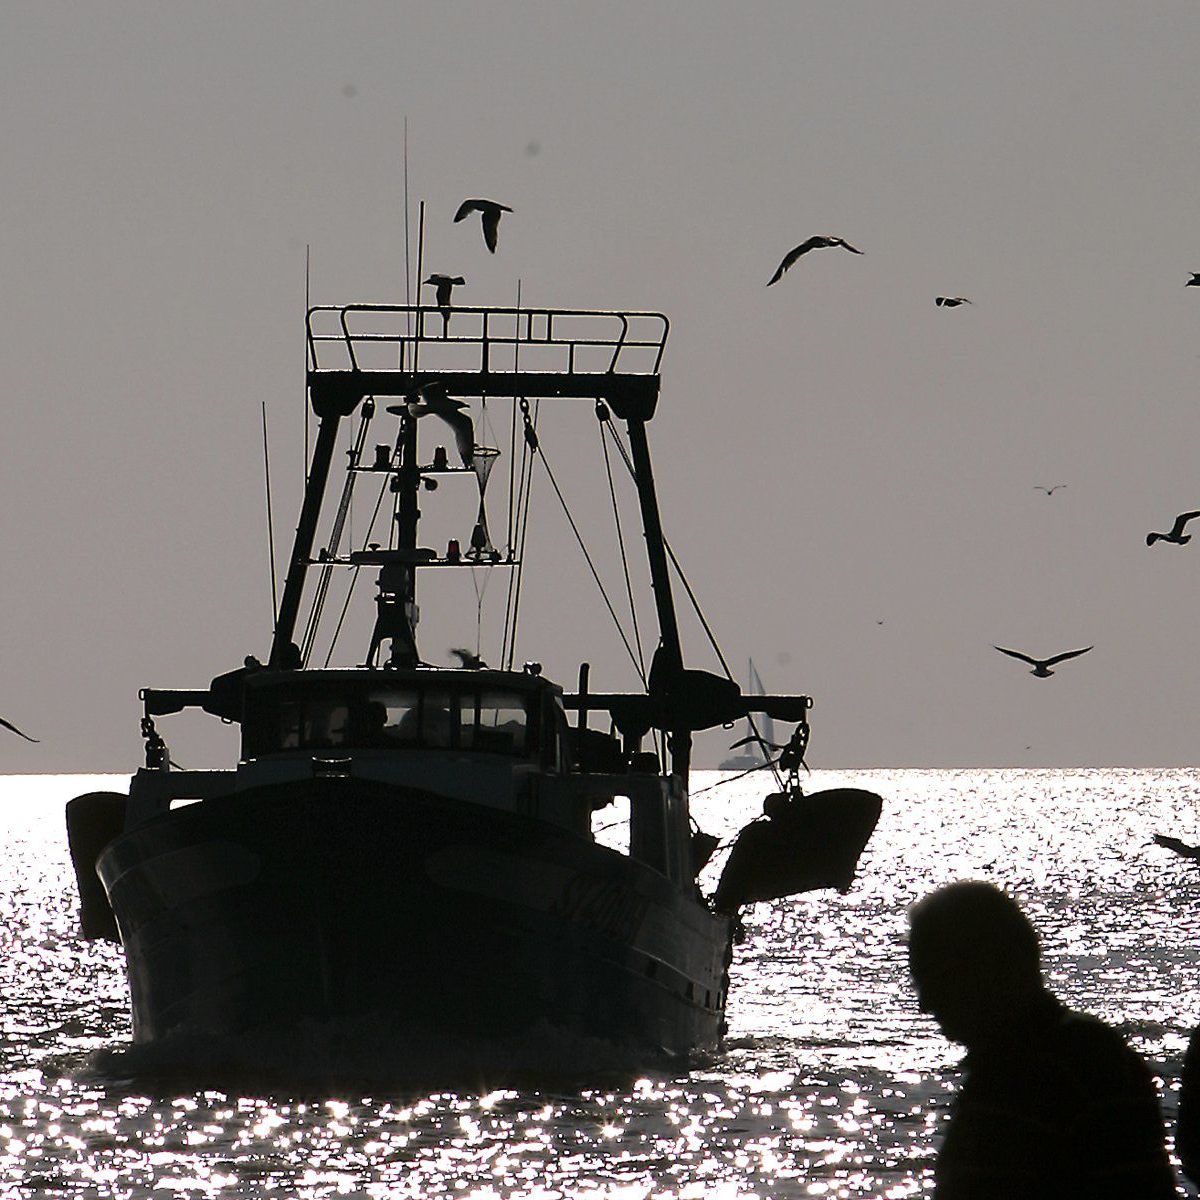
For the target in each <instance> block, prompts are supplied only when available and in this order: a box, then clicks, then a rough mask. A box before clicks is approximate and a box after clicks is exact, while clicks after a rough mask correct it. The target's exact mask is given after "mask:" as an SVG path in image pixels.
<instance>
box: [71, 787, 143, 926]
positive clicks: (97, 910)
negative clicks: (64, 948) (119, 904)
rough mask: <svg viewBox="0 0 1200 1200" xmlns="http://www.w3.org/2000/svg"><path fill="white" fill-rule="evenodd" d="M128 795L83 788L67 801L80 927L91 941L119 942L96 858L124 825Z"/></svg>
mask: <svg viewBox="0 0 1200 1200" xmlns="http://www.w3.org/2000/svg"><path fill="white" fill-rule="evenodd" d="M128 803H129V797H128V796H126V795H124V794H123V793H121V792H84V793H83V795H81V796H76V797H75V798H74V799H73V800H68V801H67V845H68V846H69V848H70V851H71V864H72V865H73V866H74V868H75V883H76V886H77V888H78V890H79V928H80V932H81V933H82V935H83V936H84V937H85V938H86V939H87V940H88V941H96V940H103V941H108V942H119V941H120V940H121V935H120V933H118V931H117V920H116V917H114V916H113V910H112V907H111V906H110V904H109V903H108V895H107V894H106V893H105V891H104V885H103V884H102V883H101V882H100V876H99V875H97V874H96V860H97V859H98V858H99V857H100V853H101V851H103V849H104V847H105V846H107V845H108V843H109V842H111V841H112V840H113V838H115V837H116V836H117V835H118V834H119V833H120V832H121V831H122V830H123V829H124V828H125V809H126V806H127V805H128Z"/></svg>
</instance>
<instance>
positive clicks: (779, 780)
mask: <svg viewBox="0 0 1200 1200" xmlns="http://www.w3.org/2000/svg"><path fill="white" fill-rule="evenodd" d="M605 424H607V426H608V428H609V431H610V432H611V434H612V438H613V443H614V445H615V446H616V447H617V450H618V451H619V453H620V455H621V459H622V460H623V461H624V463H625V469H626V470H627V471H628V472H629V474H630V476H631V478H632V479H633V480H634V482H635V483H636V482H637V473H636V472H635V471H634V469H633V463H632V462H631V461H630V459H629V455H628V454H627V453H626V451H625V446H624V445H623V444H622V442H621V439H620V436H619V434H618V432H617V430H616V429H614V428H613V427H612V422H611V421H608V422H605ZM663 549H664V550H666V552H667V557H668V558H669V559H670V560H671V565H672V566H673V567H674V568H675V574H676V575H677V576H678V578H679V582H680V583H681V584H683V589H684V591H685V592H687V597H688V599H689V600H690V601H691V603H692V608H693V610H694V611H695V613H696V617H697V619H698V620H699V622H700V625H701V628H702V629H703V630H704V632H705V634H706V635H707V637H708V641H709V644H710V645H711V646H712V648H713V652H714V653H715V654H716V656H717V660H718V662H720V664H721V668H722V670H724V672H725V677H726V678H727V679H729V680H730V681H731V682H733V683H736V682H737V680H735V679H734V677H733V672H732V671H731V670H730V669H729V664H728V663H727V662H726V661H725V655H724V654H723V653H722V652H721V647H720V645H719V644H718V643H717V639H716V635H715V634H714V633H713V631H712V627H711V626H710V625H709V623H708V618H707V617H705V615H704V611H703V610H702V609H701V607H700V601H699V600H698V599H697V597H696V593H695V592H694V591H692V585H691V584H690V583H689V582H688V579H687V576H686V575H684V573H683V567H682V566H680V563H679V559H678V558H677V557H676V555H675V551H674V550H673V549H672V548H671V543H670V542H669V541H667V537H666V534H663ZM746 720H747V721H748V722H749V723H750V728H751V729H753V730H754V736H755V737H756V738H758V739H759V743H760V746H761V744H762V741H763V739H762V733H761V732H760V730H759V728H758V722H757V721H755V719H754V714H753V713H747V714H746ZM762 765H763V766H769V767H770V768H771V774H772V775H774V776H775V783H776V785H777V786H778V787H780V788H782V787H783V777H782V776H781V775H780V774H779V766H778V760H775V759H768V760H766V762H764V763H763V764H762ZM760 769H761V767H757V766H756V767H753V768H751V770H755V771H757V770H760ZM745 774H749V772H745ZM740 778H741V776H740V775H735V776H733V777H732V779H728V780H721V783H732V782H733V779H740ZM713 786H714V787H716V786H719V785H718V784H714V785H713ZM706 790H707V789H706ZM698 794H699V793H697V795H698Z"/></svg>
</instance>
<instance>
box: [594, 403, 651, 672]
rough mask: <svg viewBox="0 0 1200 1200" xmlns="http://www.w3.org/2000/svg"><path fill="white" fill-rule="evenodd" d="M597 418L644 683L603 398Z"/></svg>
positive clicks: (642, 656) (640, 636)
mask: <svg viewBox="0 0 1200 1200" xmlns="http://www.w3.org/2000/svg"><path fill="white" fill-rule="evenodd" d="M596 419H597V421H598V422H599V425H600V448H601V450H603V451H604V471H605V474H606V475H607V476H608V494H609V497H610V498H611V500H612V507H613V522H614V524H615V525H616V527H617V544H618V545H619V546H620V548H621V569H622V571H623V572H624V574H625V594H626V595H627V596H628V597H629V617H630V620H631V621H632V622H633V640H634V644H635V645H636V646H637V668H638V674H639V675H640V676H641V680H642V683H643V685H644V684H645V683H646V658H645V654H644V653H643V650H642V633H641V630H640V629H639V628H638V619H637V606H636V605H635V603H634V599H633V580H632V579H630V577H629V557H628V555H627V554H626V552H625V535H624V532H623V531H622V529H621V509H620V507H619V506H618V504H617V489H616V485H615V484H614V483H613V473H612V463H611V461H610V460H609V457H608V442H607V441H606V440H605V437H604V426H605V425H606V424H607V423H608V420H609V412H608V406H607V405H606V404H605V403H604V401H603V400H597V401H596Z"/></svg>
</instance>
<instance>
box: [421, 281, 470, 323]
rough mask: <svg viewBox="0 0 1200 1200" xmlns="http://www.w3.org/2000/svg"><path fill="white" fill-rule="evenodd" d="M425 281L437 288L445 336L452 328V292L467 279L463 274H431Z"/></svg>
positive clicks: (438, 304) (437, 301)
mask: <svg viewBox="0 0 1200 1200" xmlns="http://www.w3.org/2000/svg"><path fill="white" fill-rule="evenodd" d="M425 282H426V283H427V284H432V285H433V287H434V288H435V289H436V291H435V292H434V296H435V298H436V303H437V306H438V309H439V311H440V312H441V314H442V337H445V336H446V334H447V333H448V332H449V330H450V293H451V292H452V291H453V290H454V289H455V288H456V287H457V286H458V285H459V284H460V283H466V282H467V281H466V280H465V279H464V278H463V277H462V276H461V275H430V276H429V278H428V279H427V280H425Z"/></svg>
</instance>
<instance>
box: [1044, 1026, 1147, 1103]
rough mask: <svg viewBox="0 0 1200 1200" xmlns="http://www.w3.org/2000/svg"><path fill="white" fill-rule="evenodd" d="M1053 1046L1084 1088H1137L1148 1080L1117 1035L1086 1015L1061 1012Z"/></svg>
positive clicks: (1137, 1058) (1139, 1061)
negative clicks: (1054, 1045)
mask: <svg viewBox="0 0 1200 1200" xmlns="http://www.w3.org/2000/svg"><path fill="white" fill-rule="evenodd" d="M1055 1042H1056V1044H1057V1047H1058V1050H1059V1053H1060V1054H1061V1055H1062V1056H1063V1057H1064V1058H1065V1059H1067V1061H1068V1062H1069V1063H1070V1065H1071V1068H1072V1070H1073V1072H1074V1073H1075V1074H1076V1075H1077V1077H1079V1079H1080V1082H1081V1083H1082V1084H1083V1085H1084V1086H1086V1087H1097V1088H1112V1087H1114V1086H1115V1087H1119V1088H1125V1087H1130V1086H1133V1087H1140V1086H1142V1085H1143V1084H1144V1083H1145V1082H1148V1081H1149V1079H1150V1071H1149V1068H1148V1067H1147V1066H1146V1064H1145V1063H1144V1062H1143V1061H1142V1058H1141V1056H1140V1055H1139V1054H1138V1053H1137V1051H1136V1050H1134V1049H1133V1048H1132V1047H1131V1046H1130V1045H1129V1043H1128V1042H1127V1041H1126V1040H1125V1038H1124V1036H1123V1035H1122V1034H1121V1033H1120V1031H1119V1030H1117V1029H1114V1028H1113V1027H1112V1026H1111V1025H1109V1024H1107V1023H1106V1022H1105V1021H1102V1020H1101V1019H1100V1018H1099V1017H1094V1016H1092V1015H1091V1014H1090V1013H1082V1012H1075V1011H1073V1010H1072V1009H1063V1011H1062V1013H1061V1014H1060V1015H1059V1018H1058V1021H1057V1029H1056V1037H1055Z"/></svg>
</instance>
